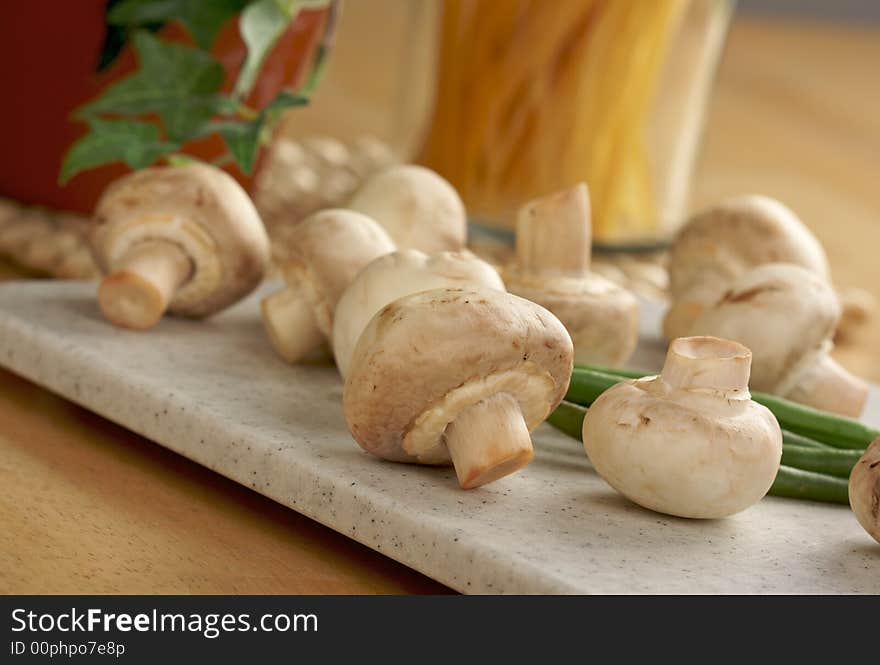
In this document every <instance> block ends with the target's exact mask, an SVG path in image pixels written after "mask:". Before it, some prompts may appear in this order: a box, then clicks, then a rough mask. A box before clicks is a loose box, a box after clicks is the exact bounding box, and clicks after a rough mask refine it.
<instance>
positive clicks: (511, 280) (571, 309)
mask: <svg viewBox="0 0 880 665" xmlns="http://www.w3.org/2000/svg"><path fill="white" fill-rule="evenodd" d="M590 243H591V232H590V202H589V196H588V193H587V187H586V185H584V184H579V185H577V186H575V187H572V188H570V189H567V190H564V191H561V192H557V193H555V194H551V195H549V196H545V197H543V198H539V199H536V200H534V201H531V202H529V203H527V204H526V205H525V206H523V207H522V208H521V209H520V210H519V212H518V214H517V222H516V263H515V264H514V265H512V266H508V267H507V268H505V269H504V271H503V273H502V276H503V278H504V283H505V284H506V285H507V288H508V290H509V291H510V292H511V293H515V294H517V295H519V296H522V297H523V298H527V299H528V300H531V301H533V302H536V303H538V304H539V305H542V306H543V307H546V308H547V309H549V310H550V311H551V312H553V314H555V315H556V316H558V317H559V320H560V321H562V323H563V324H564V325H565V327H566V328H567V329H568V331H569V333H571V338H572V341H573V342H574V358H575V362H576V363H578V364H599V365H612V366H613V365H621V364H623V363H625V362H626V361H627V360H628V359H629V358H630V356H631V355H632V353H633V351H635V348H636V344H637V343H638V334H639V304H638V301H637V300H636V299H635V297H634V296H633V295H632V294H631V293H629V291H627V290H626V289H624V288H622V287H620V286H618V285H617V284H615V283H614V282H612V281H610V280H608V279H606V278H605V277H602V276H600V275H598V274H596V273H592V272H590Z"/></svg>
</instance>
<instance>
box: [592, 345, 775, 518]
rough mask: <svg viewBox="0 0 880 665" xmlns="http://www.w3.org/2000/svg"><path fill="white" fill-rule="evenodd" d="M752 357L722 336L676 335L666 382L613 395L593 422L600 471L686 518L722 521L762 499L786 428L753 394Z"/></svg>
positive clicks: (634, 494) (621, 387)
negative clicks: (751, 395) (783, 427)
mask: <svg viewBox="0 0 880 665" xmlns="http://www.w3.org/2000/svg"><path fill="white" fill-rule="evenodd" d="M750 362H751V353H750V352H749V350H748V349H747V348H746V347H744V346H743V345H741V344H737V343H736V342H732V341H729V340H724V339H718V338H714V337H690V338H680V339H676V340H674V341H673V342H672V344H671V345H670V346H669V351H668V354H667V356H666V363H665V364H664V366H663V370H662V372H661V373H660V375H659V376H653V377H646V378H644V379H634V380H631V381H626V382H623V383H619V384H617V385H615V386H614V387H612V388H610V389H608V390H606V391H605V392H604V393H602V395H600V396H599V398H598V399H597V400H596V401H595V402H593V404H592V406H591V407H590V409H589V411H587V415H586V417H585V418H584V425H583V441H584V449H585V450H586V453H587V456H588V457H589V458H590V462H591V463H592V465H593V467H594V468H595V469H596V472H597V473H598V474H599V475H600V476H602V478H604V479H605V480H606V481H607V482H608V484H610V485H611V486H612V487H613V488H614V489H616V490H617V491H618V492H620V493H621V494H623V495H624V496H626V497H627V498H628V499H630V500H631V501H633V502H635V503H637V504H639V505H640V506H644V507H645V508H650V509H651V510H656V511H657V512H661V513H666V514H669V515H677V516H678V517H693V518H717V517H726V516H728V515H732V514H734V513H738V512H740V511H742V510H745V509H746V508H748V507H749V506H751V505H752V504H754V503H757V502H758V501H759V500H760V499H761V497H763V496H764V495H765V494H766V493H767V491H768V490H769V489H770V486H771V485H772V484H773V480H774V479H775V477H776V472H777V471H778V470H779V463H780V459H781V457H782V431H781V430H780V428H779V423H777V422H776V418H775V417H774V416H773V414H772V413H770V411H769V410H768V409H767V408H766V407H764V406H762V405H760V404H758V403H756V402H753V401H752V400H751V398H750V395H749V389H748V384H749V366H750Z"/></svg>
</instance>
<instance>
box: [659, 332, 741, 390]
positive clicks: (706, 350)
mask: <svg viewBox="0 0 880 665" xmlns="http://www.w3.org/2000/svg"><path fill="white" fill-rule="evenodd" d="M751 366H752V352H751V351H749V350H748V349H747V348H746V347H745V346H743V345H742V344H739V343H737V342H733V341H731V340H727V339H721V338H718V337H680V338H678V339H676V340H673V341H672V343H671V344H670V345H669V351H668V352H667V354H666V362H665V363H664V365H663V371H662V372H661V373H660V378H661V379H663V381H664V382H665V383H666V384H667V385H669V386H672V387H673V388H678V389H681V390H694V389H703V390H713V391H718V392H723V393H731V392H742V393H743V394H744V395H745V396H748V390H749V375H750V373H751Z"/></svg>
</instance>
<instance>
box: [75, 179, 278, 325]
mask: <svg viewBox="0 0 880 665" xmlns="http://www.w3.org/2000/svg"><path fill="white" fill-rule="evenodd" d="M94 222H95V225H94V227H93V229H92V231H91V234H90V239H89V240H90V244H91V248H92V253H93V255H94V257H95V261H96V263H97V264H98V266H99V267H100V269H101V271H102V272H103V273H104V274H105V277H104V279H103V280H102V281H101V284H100V286H99V288H98V303H99V305H100V307H101V311H102V312H103V313H104V316H105V317H106V318H107V319H108V320H109V321H111V322H112V323H114V324H115V325H118V326H123V327H126V328H135V329H146V328H150V327H152V326H153V325H155V324H156V323H157V322H158V321H159V319H160V318H161V317H162V315H163V313H164V312H165V311H166V310H168V311H170V312H173V313H175V314H182V315H185V316H194V317H203V316H208V315H210V314H214V313H215V312H218V311H220V310H222V309H224V308H226V307H228V306H230V305H231V304H233V303H235V302H236V301H238V300H240V299H241V298H243V297H244V296H246V295H247V294H248V293H250V292H251V291H252V290H253V289H254V288H255V287H256V286H257V285H258V284H259V283H260V281H261V280H262V279H263V275H264V273H265V271H266V269H267V267H268V264H269V238H268V236H267V235H266V230H265V229H264V228H263V223H262V221H261V220H260V216H259V214H257V210H256V208H254V205H253V203H251V200H250V198H248V195H247V194H246V193H245V191H244V190H243V189H242V188H241V186H240V185H239V184H238V183H237V182H236V181H235V179H233V178H232V177H231V176H230V175H229V174H227V173H225V172H224V171H221V170H220V169H218V168H216V167H214V166H209V165H207V164H188V165H186V166H175V167H170V166H168V167H154V168H147V169H143V170H140V171H135V172H134V173H131V174H129V175H126V176H123V177H122V178H120V179H119V180H116V181H115V182H113V183H112V184H111V185H110V186H109V187H108V188H107V189H106V190H105V191H104V193H103V194H102V196H101V198H100V200H99V201H98V204H97V207H96V209H95V215H94Z"/></svg>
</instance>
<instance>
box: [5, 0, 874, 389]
mask: <svg viewBox="0 0 880 665" xmlns="http://www.w3.org/2000/svg"><path fill="white" fill-rule="evenodd" d="M86 5H88V6H89V7H91V6H94V8H95V11H96V21H97V23H100V16H99V14H100V12H101V11H103V10H102V8H103V6H104V3H103V2H102V1H101V0H88V2H85V3H84V4H83V5H81V6H80V5H78V6H77V7H78V9H77V15H81V14H83V13H84V12H83V11H81V10H80V9H79V8H80V7H85V6H86ZM34 6H35V5H34ZM29 7H32V6H31V5H29ZM330 8H331V10H332V11H335V12H336V13H335V14H334V19H333V20H326V16H325V15H323V14H322V15H317V14H316V16H318V19H320V20H318V19H316V21H317V22H316V21H312V23H310V24H309V25H307V26H304V27H303V26H299V27H298V28H297V29H298V30H300V33H299V34H301V35H306V36H308V37H309V40H307V41H308V44H309V45H310V46H309V48H314V47H315V45H316V44H318V42H319V38H320V37H321V36H322V35H323V36H324V37H326V38H327V39H328V42H329V43H331V47H330V49H329V59H328V60H327V61H326V69H325V70H324V75H323V77H322V79H321V80H320V83H319V85H318V86H317V88H316V90H315V92H314V94H313V96H312V99H311V102H310V104H309V105H308V106H305V107H297V108H295V109H293V110H292V111H290V112H289V113H288V114H287V115H286V116H285V118H284V120H283V121H282V122H281V126H280V128H279V130H278V131H277V132H276V133H275V137H274V140H273V142H272V143H271V145H270V146H268V148H267V149H266V150H265V151H264V156H263V157H262V158H261V159H260V161H259V162H258V164H257V170H256V176H255V177H252V176H248V177H245V176H243V175H242V174H241V173H240V172H238V171H236V170H235V168H234V167H230V170H231V171H232V172H233V173H234V174H235V175H236V176H237V177H239V178H240V179H241V180H242V181H243V182H244V183H245V184H246V186H247V187H248V188H249V191H250V192H251V194H252V196H253V197H254V199H255V201H256V202H257V205H258V207H259V209H260V211H261V213H262V215H263V217H264V220H265V221H266V223H267V226H268V227H269V230H270V233H271V234H272V235H273V237H275V238H279V237H281V236H283V235H284V234H285V233H286V231H287V230H289V229H290V228H292V226H293V225H295V223H296V222H297V221H298V220H300V219H302V218H303V217H304V216H306V215H307V214H309V213H310V212H312V211H314V210H315V209H318V208H321V207H326V206H329V205H338V204H341V203H344V202H345V200H346V199H347V197H348V196H349V195H350V194H351V192H352V191H353V190H354V189H355V188H356V187H357V185H358V184H359V182H361V181H362V179H363V178H364V177H366V175H368V174H369V173H371V172H373V171H375V170H376V169H379V168H382V167H383V166H385V165H387V164H390V163H392V162H395V161H416V162H419V163H423V164H426V165H428V166H430V167H431V168H434V169H435V170H437V171H438V172H440V173H441V174H442V175H443V176H444V177H446V178H447V179H448V180H450V181H451V182H452V183H453V184H454V185H455V187H456V188H457V189H458V191H459V192H460V193H461V195H462V197H463V198H464V200H465V203H466V204H467V207H468V210H469V213H470V215H471V218H472V221H473V226H472V228H473V231H472V239H473V240H474V242H475V243H476V244H479V245H481V248H482V249H484V250H485V252H486V253H487V254H490V255H491V254H493V253H496V254H497V255H498V256H499V257H500V256H501V255H503V253H504V251H505V247H507V246H508V244H509V241H510V228H511V226H512V218H513V213H514V211H515V210H516V208H517V207H518V206H519V205H521V204H522V203H523V202H524V201H526V200H528V199H529V198H531V197H534V196H538V195H542V194H546V193H547V192H550V191H553V190H555V189H559V188H562V187H566V186H569V185H571V184H572V183H574V182H577V181H581V180H585V181H586V182H587V183H588V185H589V187H590V194H591V199H592V207H593V210H592V213H593V220H592V223H593V239H594V243H595V244H596V246H597V248H598V249H599V250H611V251H612V254H609V255H600V256H599V257H598V258H597V267H598V268H599V269H603V270H605V272H606V274H607V275H608V276H613V277H616V278H619V279H621V280H626V285H627V286H630V287H633V288H639V289H641V290H642V291H644V292H645V293H647V294H649V295H653V296H656V297H660V298H662V297H663V296H664V292H665V287H666V282H665V274H664V273H663V271H662V265H663V253H662V249H663V247H664V246H665V245H666V244H668V242H669V241H670V240H671V238H672V237H673V236H674V234H675V232H676V231H677V229H678V228H679V227H680V225H681V224H682V223H683V221H684V220H686V219H687V216H688V215H689V214H690V213H691V212H693V211H694V210H697V209H700V208H702V207H704V206H707V205H709V204H712V203H715V202H717V201H719V200H720V199H722V198H724V197H727V196H730V195H735V194H742V193H762V194H767V195H770V196H774V197H776V198H778V199H780V200H781V201H783V202H784V203H786V204H787V205H788V206H790V207H791V208H792V209H794V211H795V212H797V213H798V214H799V215H800V216H801V218H802V219H803V220H804V222H805V223H806V224H807V225H808V226H809V227H810V228H811V229H812V230H813V232H814V233H815V234H816V235H817V236H818V237H819V239H820V240H821V241H822V243H823V244H824V246H825V248H826V250H827V252H828V254H829V257H830V260H831V264H832V267H833V269H834V278H835V281H836V282H837V283H838V285H839V286H841V287H842V288H848V287H861V288H864V289H867V290H868V291H869V292H871V293H868V294H865V293H862V294H861V295H862V296H866V295H869V296H870V295H872V296H873V298H876V297H877V296H878V295H880V294H878V293H876V292H875V291H876V288H878V287H876V286H875V285H876V283H877V281H878V280H877V279H876V277H877V268H876V259H875V257H874V256H873V254H872V253H871V252H869V251H865V250H864V249H863V248H864V247H870V246H875V245H876V243H877V241H878V239H880V238H878V235H880V231H878V225H880V222H878V217H880V188H878V187H877V186H876V174H877V173H878V172H880V86H877V84H876V63H878V62H880V39H878V35H880V27H878V26H880V3H878V2H874V1H871V0H842V1H838V2H822V1H821V0H801V1H798V2H795V1H785V0H741V1H740V2H738V3H736V2H732V1H731V0H657V1H656V2H650V3H648V2H645V3H632V2H622V1H620V0H557V1H554V2H552V3H549V2H545V1H543V0H493V1H492V2H486V1H484V2H479V1H478V0H345V2H336V3H331V5H330ZM24 14H25V12H24V10H21V11H20V12H18V13H16V14H14V15H13V16H11V19H10V21H8V22H7V23H6V24H5V27H4V30H5V32H4V33H3V35H4V36H5V37H4V38H8V39H7V41H8V40H9V39H14V38H15V39H19V40H21V39H24V37H22V36H21V35H22V34H24V35H25V36H26V31H25V30H24V28H22V27H21V26H20V25H18V24H17V21H20V20H22V19H21V17H22V16H23V15H24ZM321 17H323V18H321ZM61 23H62V24H61V25H59V26H57V27H58V31H57V34H55V33H53V34H51V35H48V36H47V37H48V38H50V39H49V42H50V43H53V44H54V45H55V46H56V47H57V48H59V49H61V48H62V47H64V50H65V52H70V51H69V49H67V46H66V42H64V40H65V39H69V38H70V37H69V35H70V34H71V33H72V31H69V30H66V29H65V26H64V25H63V22H61ZM53 25H55V24H54V23H53V24H51V25H48V26H47V27H46V28H45V29H46V30H53V29H54V28H53ZM97 27H98V28H100V25H98V26H97ZM171 27H172V28H173V27H174V26H171ZM294 32H295V31H294ZM7 33H8V34H7ZM159 34H161V35H165V33H164V32H162V33H159ZM169 34H171V38H176V37H175V35H174V34H172V33H169ZM16 35H18V36H16ZM331 38H332V39H331ZM301 41H302V40H301ZM30 43H31V42H29V41H28V40H26V39H25V41H23V42H22V43H21V44H20V45H19V46H17V47H16V48H19V49H26V48H36V47H34V46H29V44H30ZM39 49H40V53H41V54H43V55H44V56H45V57H43V56H41V58H42V59H41V60H40V61H39V62H38V63H35V65H34V66H35V67H36V66H39V65H40V63H44V61H45V65H46V67H48V69H46V70H45V74H44V73H43V70H39V69H34V70H33V71H31V70H28V73H27V74H26V78H28V79H33V80H37V81H44V80H48V79H46V78H45V77H46V76H50V77H51V76H52V75H53V72H56V70H57V69H58V67H61V66H62V64H63V66H64V67H68V66H69V65H68V64H67V61H65V62H63V63H62V61H60V60H59V59H58V58H57V55H51V53H50V54H49V55H45V54H46V53H47V51H46V49H45V47H44V46H39ZM215 51H216V49H215ZM28 53H29V52H28ZM52 53H54V51H52ZM308 53H309V51H308V49H305V47H301V48H300V49H299V50H296V51H288V52H286V53H281V52H279V56H278V58H277V59H280V60H283V59H284V58H287V62H288V63H289V62H293V61H296V62H301V63H307V61H308V59H309V57H310V56H308ZM26 57H28V58H31V57H35V56H31V55H27V54H26ZM68 60H69V61H71V62H72V61H74V60H76V59H75V58H69V59H68ZM130 60H131V62H130V63H129V65H130V66H133V59H131V58H130ZM83 62H84V63H85V66H86V67H89V66H91V65H90V63H89V61H88V58H85V59H83ZM5 67H6V69H4V70H3V72H2V74H3V76H4V77H7V78H8V77H12V76H17V77H18V78H19V79H22V77H23V76H25V74H23V73H22V72H23V71H24V70H22V69H21V68H20V67H16V66H15V64H14V63H9V62H8V61H7V62H6V64H5ZM307 69H308V68H307V67H305V66H301V67H299V70H303V71H300V72H298V74H297V76H298V77H299V78H297V77H294V79H296V80H301V78H302V74H303V73H304V72H306V70H307ZM65 72H66V70H65ZM306 73H307V72H306ZM54 75H55V76H56V78H57V79H58V81H59V84H58V85H59V86H60V85H61V83H64V82H66V81H68V80H69V79H70V78H71V77H72V74H67V73H63V75H60V74H57V72H56V74H54ZM264 78H266V79H267V80H268V79H271V78H272V77H271V76H269V75H266V76H265V77H264ZM276 79H277V76H276ZM294 79H291V80H294ZM22 80H23V79H22ZM269 83H270V84H271V85H274V86H276V87H277V85H278V81H277V80H276V81H274V82H273V81H271V80H270V81H269ZM65 85H66V83H65ZM17 89H18V90H19V92H20V94H19V95H17V96H16V97H15V98H14V99H13V100H11V102H10V103H9V104H8V105H7V107H6V109H5V110H4V112H5V113H9V112H10V109H11V111H12V112H14V113H18V117H17V119H16V118H13V119H12V120H11V121H10V120H7V122H8V123H10V122H11V124H15V125H17V126H19V127H21V129H22V131H20V132H16V133H14V134H12V135H9V136H7V138H6V141H7V142H10V143H11V147H10V151H11V152H13V153H18V154H19V155H20V158H21V159H20V160H19V162H18V163H15V164H13V163H12V162H11V161H7V162H6V163H5V165H4V169H5V170H3V172H2V173H0V196H6V197H8V198H9V199H12V200H13V203H12V204H10V205H15V204H19V203H20V204H27V205H28V206H30V207H28V208H27V209H26V210H25V212H24V213H22V214H18V213H16V214H15V215H13V214H7V215H6V217H7V219H8V220H12V219H13V218H15V220H14V223H13V222H12V221H10V222H8V223H6V224H5V225H4V223H3V220H2V219H0V254H5V255H6V256H7V257H9V258H10V259H11V260H12V261H13V262H14V263H15V264H17V265H18V266H19V267H23V268H26V269H31V270H34V271H36V273H37V274H41V273H49V274H52V275H55V276H59V277H80V278H89V277H93V276H94V274H95V271H94V266H93V265H92V264H91V261H90V257H89V254H88V252H87V251H86V250H85V248H84V247H83V246H82V241H81V238H82V234H83V233H84V232H85V229H87V219H86V215H87V213H88V211H89V210H90V209H91V205H92V204H93V201H94V198H95V196H96V195H97V193H99V192H100V189H101V188H102V187H103V186H105V185H106V182H108V181H109V178H111V177H116V176H118V175H119V173H121V172H124V170H125V169H124V168H122V167H118V166H113V167H102V168H101V169H97V170H95V171H94V172H91V173H85V174H81V175H78V176H76V177H75V178H74V179H73V180H72V181H71V183H70V184H69V185H65V186H64V187H61V188H58V191H57V192H54V191H46V189H45V188H44V189H43V190H37V189H34V187H33V186H32V185H33V183H34V182H36V180H37V177H36V176H37V171H39V170H42V171H46V173H45V174H44V175H45V178H44V180H45V182H47V183H48V184H49V186H50V187H52V188H57V186H56V184H55V178H56V174H57V172H58V169H59V163H60V158H61V154H62V153H61V152H59V151H56V153H57V154H56V155H55V160H54V161H53V160H52V159H45V158H41V161H40V160H37V157H36V156H35V154H36V151H35V150H30V149H28V148H27V146H28V145H31V143H30V142H34V141H36V142H43V143H45V142H46V140H47V137H50V136H51V135H53V133H55V134H58V129H59V127H60V126H61V125H64V126H65V127H71V128H73V131H80V130H78V129H77V127H79V126H80V125H76V124H75V123H71V122H70V121H69V119H68V120H65V118H68V115H69V111H70V109H72V108H74V107H75V106H74V105H73V104H72V103H71V106H70V107H69V108H67V109H60V110H59V109H58V108H54V107H52V104H53V103H55V102H53V100H58V99H59V98H60V95H61V94H62V93H63V89H61V88H59V87H58V86H54V87H53V86H46V85H44V84H40V86H39V89H40V90H41V91H42V93H46V94H49V95H50V97H51V98H50V99H49V101H45V100H44V103H31V102H29V101H28V100H27V99H26V95H25V94H24V93H23V92H22V89H21V88H20V87H17ZM47 91H48V92H47ZM42 93H41V94H42ZM90 94H94V91H92V92H91V93H90ZM44 96H45V95H44ZM80 102H81V100H80ZM80 102H78V103H80ZM59 103H60V102H59ZM59 103H55V106H58V104H59ZM47 107H49V108H50V110H54V112H55V115H54V116H52V117H51V118H50V117H49V116H47V115H46V113H47V110H46V109H47ZM40 114H42V117H40ZM30 118H40V121H41V124H40V125H39V126H37V127H35V128H34V129H32V130H31V129H29V128H28V127H22V123H24V122H25V121H27V120H28V119H30ZM65 136H66V135H65ZM65 136H62V138H63V139H64V138H65ZM74 136H75V134H74ZM69 138H70V137H69V136H68V137H67V138H66V139H65V140H67V141H68V142H69ZM34 145H36V143H34ZM187 145H189V144H187ZM218 145H220V144H219V142H217V141H215V142H214V144H212V145H211V146H209V148H210V150H209V153H208V154H213V153H210V151H214V150H215V149H216V148H217V146H218ZM201 150H202V146H201V144H200V145H199V146H197V147H196V150H195V151H194V152H195V154H196V155H198V156H200V157H202V156H204V153H203V152H200V151H201ZM32 153H33V154H32ZM29 157H30V159H31V162H27V159H28V158H29ZM37 162H39V163H37ZM22 164H24V165H25V167H24V168H23V167H22ZM13 180H15V181H16V182H15V183H13V184H15V185H16V186H15V187H13V186H11V184H10V183H11V182H12V181H13ZM86 185H88V187H86ZM22 187H23V188H24V189H22ZM80 190H82V191H84V192H85V193H86V196H84V197H79V196H78V195H77V196H74V195H73V194H74V193H76V192H78V191H80ZM44 194H45V195H46V196H44ZM67 209H70V210H73V211H74V214H68V213H66V212H63V211H64V210H67ZM59 211H60V212H59ZM0 216H2V215H0ZM282 244H283V243H280V242H279V243H277V245H278V246H279V247H280V246H281V245H282ZM634 252H635V253H634ZM607 256H612V257H614V258H611V259H608V258H607ZM279 258H283V257H279ZM609 264H613V265H609ZM633 264H635V267H634V268H633V269H632V270H630V268H631V267H632V266H633ZM644 264H648V265H647V267H645V265H644ZM655 266H659V268H656V267H655ZM627 271H630V272H632V273H633V274H632V275H627V274H625V273H626V272H627ZM633 275H636V276H637V282H639V281H640V282H641V283H636V284H633V283H632V279H630V278H632V277H633ZM867 302H868V303H870V299H869V298H868V299H867ZM866 330H868V331H873V332H868V333H865V332H864V331H863V332H862V333H856V336H855V337H854V338H853V339H855V340H858V339H862V340H863V341H864V338H863V337H859V335H865V334H868V335H869V337H868V339H871V340H873V341H875V342H878V343H880V330H878V329H877V327H876V326H874V327H869V328H867V329H866ZM871 335H873V337H872V336H871ZM841 341H843V340H841ZM842 346H843V348H842V350H841V351H840V352H839V353H841V355H843V356H844V359H845V360H846V354H847V348H849V347H848V346H847V345H842ZM856 346H858V345H857V344H856ZM853 362H855V357H854V359H853ZM858 362H860V363H867V367H866V369H865V371H864V373H866V374H868V375H872V376H874V377H880V360H877V359H870V358H868V359H865V358H862V357H861V356H859V358H858Z"/></svg>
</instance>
